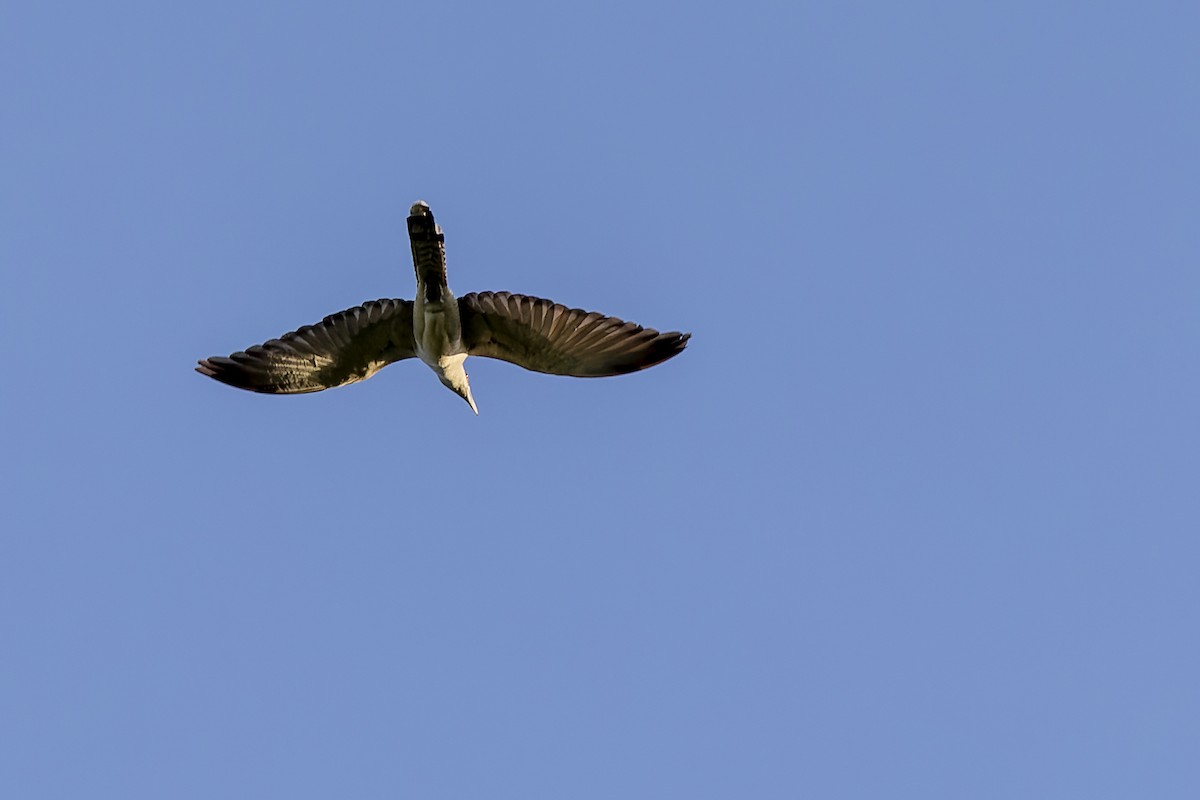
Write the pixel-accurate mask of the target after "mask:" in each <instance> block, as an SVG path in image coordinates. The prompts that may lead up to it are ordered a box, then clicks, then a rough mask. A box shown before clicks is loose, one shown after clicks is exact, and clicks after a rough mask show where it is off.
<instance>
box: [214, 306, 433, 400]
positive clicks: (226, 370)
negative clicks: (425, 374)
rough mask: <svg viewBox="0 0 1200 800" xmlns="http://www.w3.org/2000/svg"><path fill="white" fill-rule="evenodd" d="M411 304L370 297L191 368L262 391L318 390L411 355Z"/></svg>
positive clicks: (356, 378)
mask: <svg viewBox="0 0 1200 800" xmlns="http://www.w3.org/2000/svg"><path fill="white" fill-rule="evenodd" d="M412 307H413V304H412V301H411V300H371V301H369V302H366V303H363V304H362V305H361V306H355V307H354V308H348V309H346V310H345V311H342V312H339V313H337V314H331V315H329V316H328V317H326V318H325V319H323V320H321V321H320V322H318V323H317V324H316V325H305V326H304V327H303V328H300V329H299V330H296V331H292V332H291V333H285V334H284V335H283V336H281V337H279V338H278V339H272V340H271V341H269V342H264V343H263V344H259V345H255V346H253V347H248V348H246V350H245V351H239V352H237V353H234V354H233V355H231V356H229V357H228V358H225V357H223V356H214V357H212V358H205V359H202V360H201V361H200V365H199V366H198V367H196V371H197V372H199V373H200V374H202V375H207V376H209V377H210V378H215V379H216V380H219V381H221V382H222V383H227V384H229V385H230V386H236V387H237V388H239V389H249V390H250V391H252V392H266V393H268V394H299V393H301V392H319V391H321V390H322V389H330V388H333V387H334V386H343V385H345V384H347V383H354V382H356V381H362V380H366V379H367V378H369V377H371V376H372V375H374V374H375V373H376V372H378V371H379V370H381V369H383V368H384V367H386V366H387V365H388V364H391V363H392V362H393V361H399V360H401V359H404V358H412V357H413V356H415V355H416V346H415V345H414V343H413V321H412Z"/></svg>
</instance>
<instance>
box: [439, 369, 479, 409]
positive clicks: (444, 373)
mask: <svg viewBox="0 0 1200 800" xmlns="http://www.w3.org/2000/svg"><path fill="white" fill-rule="evenodd" d="M466 359H467V356H466V355H465V354H462V355H456V356H443V357H442V358H440V359H438V369H437V376H438V380H440V381H441V382H442V385H443V386H445V387H446V388H447V389H449V390H450V391H452V392H454V393H455V394H456V395H458V396H459V397H461V398H462V399H463V400H466V401H467V405H469V406H470V407H471V410H472V411H474V412H475V415H476V416H478V415H479V409H478V408H477V407H476V406H475V398H474V397H472V396H471V383H470V381H469V380H468V379H467V370H466V369H465V368H464V367H463V362H464V361H466Z"/></svg>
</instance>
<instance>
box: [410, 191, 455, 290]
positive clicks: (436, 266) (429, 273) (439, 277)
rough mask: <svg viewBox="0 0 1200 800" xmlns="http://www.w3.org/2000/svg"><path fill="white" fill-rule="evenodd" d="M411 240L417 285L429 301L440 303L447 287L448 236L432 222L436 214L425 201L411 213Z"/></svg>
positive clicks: (415, 204) (416, 203)
mask: <svg viewBox="0 0 1200 800" xmlns="http://www.w3.org/2000/svg"><path fill="white" fill-rule="evenodd" d="M408 240H409V243H410V244H412V254H413V269H414V271H415V272H416V275H417V286H418V287H424V291H425V301H426V302H429V303H433V302H437V301H438V300H440V299H441V297H442V289H443V288H445V286H446V245H445V237H444V236H443V235H442V228H441V226H440V225H438V224H437V222H435V221H434V219H433V212H432V211H430V210H429V206H428V205H427V204H426V203H425V202H424V201H422V200H418V201H417V202H415V203H413V206H412V209H411V210H410V211H409V217H408ZM418 290H419V289H418Z"/></svg>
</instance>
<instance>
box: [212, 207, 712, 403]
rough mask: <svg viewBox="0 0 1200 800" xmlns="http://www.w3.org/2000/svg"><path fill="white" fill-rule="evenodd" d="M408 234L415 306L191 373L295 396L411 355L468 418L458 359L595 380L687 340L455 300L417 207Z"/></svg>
mask: <svg viewBox="0 0 1200 800" xmlns="http://www.w3.org/2000/svg"><path fill="white" fill-rule="evenodd" d="M408 238H409V242H410V243H411V244H412V254H413V267H414V269H415V271H416V275H417V297H416V300H397V299H385V300H372V301H369V302H366V303H363V304H362V305H360V306H355V307H354V308H349V309H346V310H345V311H342V312H339V313H337V314H332V315H330V316H328V317H326V318H325V319H323V320H321V321H320V322H318V323H317V324H316V325H305V326H304V327H302V328H299V329H298V330H295V331H292V332H291V333H285V334H284V335H283V336H281V337H279V338H278V339H271V340H270V341H268V342H264V343H263V344H259V345H254V346H253V347H248V348H246V349H245V350H243V351H239V352H237V353H234V354H232V355H230V356H229V357H228V358H226V357H224V356H213V357H212V358H204V359H201V360H200V362H199V366H197V367H196V371H197V372H199V373H200V374H202V375H207V376H208V377H210V378H214V379H216V380H218V381H221V382H222V383H226V384H228V385H230V386H236V387H237V388H239V389H249V390H250V391H252V392H264V393H267V394H301V393H304V392H319V391H321V390H322V389H331V388H333V387H334V386H345V385H346V384H348V383H357V382H358V381H363V380H366V379H367V378H369V377H371V376H372V375H374V374H375V373H376V372H378V371H379V370H381V369H383V368H384V367H386V366H387V365H388V364H391V363H392V362H393V361H401V360H403V359H406V358H413V357H416V358H419V359H421V360H422V361H424V362H425V363H426V364H427V365H428V366H429V368H430V369H432V370H433V371H434V373H436V374H437V376H438V380H440V381H441V382H442V384H443V385H444V386H446V387H447V388H448V389H450V390H451V391H453V392H454V393H455V394H457V395H458V396H459V397H461V398H462V399H463V400H466V401H467V403H468V404H469V405H470V406H471V410H472V411H474V412H475V413H476V414H478V413H479V409H478V408H477V407H476V406H475V400H474V398H472V397H471V385H470V384H469V383H468V382H467V372H466V370H465V369H464V368H463V362H464V361H465V360H466V358H467V356H483V357H485V358H498V359H500V360H502V361H508V362H510V363H513V364H516V365H517V366H519V367H524V368H525V369H528V370H532V371H534V372H545V373H548V374H551V375H572V376H574V377H578V378H601V377H606V376H609V375H623V374H625V373H627V372H636V371H637V370H640V369H646V368H647V367H652V366H654V365H655V364H661V363H662V362H663V361H666V360H667V359H669V358H673V357H674V356H677V355H679V354H680V353H681V352H683V349H684V347H686V346H687V341H688V339H689V338H690V337H691V334H690V333H680V332H678V331H670V332H668V333H659V332H658V331H656V330H654V329H653V328H643V327H642V326H641V325H638V324H636V323H633V322H625V321H624V320H620V319H617V318H616V317H606V316H604V315H603V314H597V313H596V312H594V311H593V312H588V311H584V310H582V309H578V308H567V307H566V306H562V305H559V304H558V303H555V302H553V301H550V300H543V299H542V298H540V297H529V296H526V295H522V294H512V293H510V292H478V293H476V292H472V293H471V294H468V295H466V296H464V297H461V298H457V299H456V298H455V297H454V295H453V294H451V292H450V288H449V287H448V286H447V285H446V246H445V237H444V236H443V234H442V227H441V226H440V225H438V224H437V223H436V222H435V221H434V219H433V212H432V211H430V210H429V206H428V205H427V204H426V203H425V202H423V201H417V202H416V203H414V204H413V206H412V209H411V210H410V211H409V217H408Z"/></svg>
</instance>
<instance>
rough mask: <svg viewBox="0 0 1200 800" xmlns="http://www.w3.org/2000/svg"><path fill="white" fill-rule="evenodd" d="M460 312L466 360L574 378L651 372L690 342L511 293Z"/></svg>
mask: <svg viewBox="0 0 1200 800" xmlns="http://www.w3.org/2000/svg"><path fill="white" fill-rule="evenodd" d="M458 310H459V316H460V317H461V318H462V331H463V344H464V345H465V346H466V348H467V353H468V354H469V355H472V356H484V357H486V358H499V359H502V360H504V361H510V362H512V363H513V364H516V365H517V366H520V367H524V368H525V369H530V370H533V371H534V372H546V373H550V374H551V375H573V376H575V377H577V378H600V377H604V376H607V375H623V374H625V373H626V372H635V371H637V370H639V369H645V368H646V367H652V366H654V365H655V364H659V363H661V362H663V361H666V360H667V359H668V358H671V357H672V356H676V355H678V354H679V353H681V352H682V351H683V348H684V347H685V346H687V341H688V338H689V337H690V336H691V334H690V333H679V332H678V331H671V332H669V333H659V332H658V331H656V330H653V329H651V328H643V327H642V326H641V325H638V324H636V323H633V322H625V321H624V320H620V319H617V318H616V317H606V316H604V315H603V314H597V313H595V312H588V311H584V310H582V309H579V308H567V307H566V306H563V305H559V304H558V303H555V302H553V301H550V300H543V299H542V298H540V297H527V296H526V295H521V294H510V293H509V292H479V293H478V294H476V293H471V294H468V295H465V296H464V297H461V298H459V301H458Z"/></svg>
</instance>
